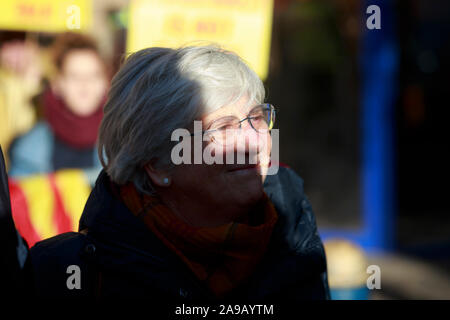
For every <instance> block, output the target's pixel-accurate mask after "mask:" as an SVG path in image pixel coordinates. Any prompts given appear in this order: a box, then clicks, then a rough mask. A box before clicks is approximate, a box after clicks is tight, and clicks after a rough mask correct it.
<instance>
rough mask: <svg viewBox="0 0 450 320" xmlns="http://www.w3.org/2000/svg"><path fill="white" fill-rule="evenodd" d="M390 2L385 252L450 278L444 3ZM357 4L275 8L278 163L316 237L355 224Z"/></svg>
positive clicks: (448, 41)
mask: <svg viewBox="0 0 450 320" xmlns="http://www.w3.org/2000/svg"><path fill="white" fill-rule="evenodd" d="M373 3H374V4H376V3H377V1H373ZM392 3H394V5H393V8H394V12H393V15H394V21H395V34H394V36H395V38H396V39H397V48H398V59H399V60H398V61H399V64H398V73H397V77H396V79H395V83H396V84H397V88H396V97H395V101H394V106H393V107H394V108H395V110H394V117H395V119H394V121H393V124H394V128H393V134H392V136H391V139H392V143H393V145H394V151H393V154H392V155H391V156H392V157H391V159H392V161H394V165H393V167H394V176H393V177H392V183H393V187H394V188H393V193H394V194H393V197H394V199H395V201H394V203H393V208H394V210H393V213H394V214H393V216H392V219H393V220H394V221H395V222H394V226H395V227H394V231H393V232H394V243H393V246H394V248H395V251H396V252H399V253H402V254H405V255H408V256H410V257H414V258H418V259H423V260H425V261H428V262H430V263H433V264H434V265H436V266H437V267H438V268H440V269H441V270H443V271H444V272H448V273H449V274H450V210H449V205H448V196H447V194H448V191H449V188H448V186H447V184H448V181H449V178H450V176H449V171H450V170H449V168H448V164H449V163H450V161H449V160H450V158H449V152H448V151H449V142H448V136H449V135H448V133H446V132H447V130H448V117H447V114H448V93H449V91H450V90H449V89H450V80H449V74H450V63H449V58H450V51H449V50H450V2H448V1H445V0H437V1H427V0H409V1H406V0H402V1H392ZM365 4H366V2H364V1H352V0H345V1H344V0H342V1H340V0H334V1H331V0H329V1H320V0H319V1H283V2H279V3H278V6H276V8H275V13H274V28H273V39H272V60H271V69H270V70H271V71H270V75H269V79H268V80H267V87H268V95H269V100H270V101H271V102H273V103H274V104H275V105H276V106H277V107H278V108H279V112H278V114H277V117H278V118H277V122H278V126H279V127H280V128H282V129H281V130H280V137H281V138H280V139H281V146H280V153H281V159H282V161H284V162H286V163H287V164H288V165H290V166H291V167H293V168H294V169H295V170H296V171H297V172H299V173H300V175H301V176H302V177H303V178H304V180H305V189H306V193H307V194H308V195H309V197H310V200H311V202H312V204H313V208H314V209H315V213H316V216H317V220H318V225H319V229H321V228H322V229H328V228H330V229H344V230H357V229H358V228H361V227H362V224H363V222H362V221H361V219H362V216H361V208H362V203H361V196H362V194H361V170H362V168H361V158H362V143H364V142H363V141H362V140H361V121H360V119H361V118H360V117H361V96H360V92H361V80H362V79H361V69H360V59H361V58H360V54H361V41H362V37H363V36H364V35H363V33H364V28H365V19H366V17H367V16H366V15H364V13H365V10H364V7H363V5H365ZM367 4H372V2H367ZM381 14H382V18H381V21H382V28H383V11H382V12H381ZM380 85H382V84H380ZM448 285H449V287H450V284H449V283H448Z"/></svg>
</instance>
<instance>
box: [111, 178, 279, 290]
mask: <svg viewBox="0 0 450 320" xmlns="http://www.w3.org/2000/svg"><path fill="white" fill-rule="evenodd" d="M118 191H119V194H120V197H121V199H122V201H123V202H124V203H125V205H126V206H127V207H128V209H130V211H131V212H132V213H133V214H134V215H135V216H137V217H139V218H141V219H142V220H143V222H144V223H145V224H146V226H147V227H148V228H149V229H150V230H151V231H152V232H153V233H154V234H155V235H156V236H157V237H158V238H159V239H160V240H161V241H162V242H163V243H164V244H165V245H166V246H167V247H168V248H170V249H171V250H172V251H173V252H175V253H176V254H177V255H178V256H179V257H180V258H181V259H182V261H184V263H185V264H186V265H187V266H188V267H189V268H190V269H191V270H192V272H194V274H195V275H196V276H197V278H198V279H199V280H200V281H202V282H204V283H205V284H206V285H207V286H208V287H209V288H210V289H211V290H212V291H213V292H214V293H215V294H216V295H217V296H218V297H221V296H223V295H224V294H226V293H228V292H230V291H231V290H232V289H233V288H235V287H237V286H238V285H239V284H240V283H242V281H243V280H245V279H246V278H247V277H248V276H250V274H251V273H252V271H253V270H254V268H255V267H256V265H257V264H258V262H259V261H260V259H261V258H262V257H263V255H264V253H265V251H266V248H267V245H268V243H269V240H270V236H271V234H272V230H273V227H274V226H275V223H276V221H277V219H278V215H277V212H276V211H275V208H274V207H273V205H272V203H271V202H270V200H269V198H268V197H267V195H266V194H265V193H264V197H263V199H262V200H261V201H260V202H259V203H258V205H257V206H255V210H252V212H251V213H249V218H248V219H247V221H245V222H243V223H238V222H230V223H227V224H224V225H221V226H218V227H202V228H197V227H192V226H190V225H188V224H187V223H185V222H184V221H182V220H181V219H179V218H178V217H177V216H176V215H175V214H174V213H173V212H172V211H171V210H170V209H169V208H168V207H167V206H165V205H164V204H163V203H162V202H161V201H160V200H159V198H157V197H152V196H148V195H142V194H140V193H139V192H138V191H137V190H136V188H135V187H134V185H133V184H132V183H129V184H127V185H124V186H120V187H119V190H118ZM251 219H258V220H260V221H259V222H256V223H255V222H254V223H251V224H250V223H249V221H250V220H251Z"/></svg>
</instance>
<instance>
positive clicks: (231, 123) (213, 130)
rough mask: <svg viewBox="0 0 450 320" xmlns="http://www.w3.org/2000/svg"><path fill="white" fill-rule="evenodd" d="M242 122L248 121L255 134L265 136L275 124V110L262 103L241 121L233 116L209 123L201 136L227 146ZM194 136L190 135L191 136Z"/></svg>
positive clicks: (232, 140)
mask: <svg viewBox="0 0 450 320" xmlns="http://www.w3.org/2000/svg"><path fill="white" fill-rule="evenodd" d="M244 121H248V122H249V123H250V126H251V127H252V128H253V129H254V130H255V131H256V132H258V133H260V134H266V133H268V132H270V130H271V129H272V128H273V125H274V123H275V108H274V106H273V105H271V104H269V103H264V104H260V105H257V106H255V107H253V109H252V110H251V111H250V112H249V113H248V115H247V117H246V118H244V119H242V120H239V119H238V118H236V117H234V116H229V117H223V118H220V119H217V120H215V121H214V122H213V123H211V125H210V126H209V128H208V130H205V131H202V134H203V135H206V136H207V137H209V138H210V139H211V141H213V142H216V143H218V144H220V145H229V144H232V143H234V141H235V137H236V135H237V134H238V133H239V132H240V131H241V130H240V129H241V128H242V122H244ZM194 134H195V133H192V134H191V136H193V135H194Z"/></svg>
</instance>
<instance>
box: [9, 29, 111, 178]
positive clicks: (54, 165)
mask: <svg viewBox="0 0 450 320" xmlns="http://www.w3.org/2000/svg"><path fill="white" fill-rule="evenodd" d="M52 49H53V59H54V63H55V66H56V75H54V77H53V78H52V79H50V85H49V86H48V87H47V88H46V89H45V91H44V93H43V94H42V101H41V103H42V106H43V116H44V119H43V121H39V122H38V123H37V124H36V125H35V126H34V127H33V128H32V129H31V130H30V131H29V132H28V133H27V134H25V135H24V136H22V137H20V138H18V139H17V141H15V142H14V144H13V146H12V147H11V150H10V157H11V167H10V170H9V175H10V176H11V177H23V176H27V175H31V174H37V173H49V172H54V171H57V170H60V169H65V168H81V169H84V170H85V171H86V174H87V177H88V179H89V181H90V182H93V181H94V180H95V178H96V177H97V174H98V173H99V171H100V169H101V165H100V162H99V160H98V156H97V153H96V139H97V131H98V128H99V125H100V122H101V119H102V116H103V110H102V107H103V104H104V103H105V96H106V91H107V88H108V77H107V69H106V65H105V63H104V62H103V59H102V57H101V55H100V52H99V50H98V47H97V44H96V42H95V41H94V40H93V39H91V38H90V37H88V36H86V35H82V34H75V33H65V34H62V35H60V36H58V37H57V38H56V40H55V43H54V45H53V48H52Z"/></svg>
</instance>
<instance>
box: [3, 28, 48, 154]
mask: <svg viewBox="0 0 450 320" xmlns="http://www.w3.org/2000/svg"><path fill="white" fill-rule="evenodd" d="M41 74H42V66H41V57H40V54H39V49H38V47H37V45H36V44H34V43H33V42H31V41H26V40H25V34H24V33H23V32H6V31H5V32H2V33H1V34H0V145H1V146H2V148H3V150H4V151H5V155H6V154H7V150H8V149H9V147H10V144H11V142H12V141H13V140H14V138H15V137H17V136H19V135H22V134H24V133H26V132H27V131H28V130H30V129H31V128H32V126H33V125H34V123H35V119H36V114H35V110H34V106H33V104H32V98H33V97H34V96H35V95H36V94H38V93H39V91H40V90H41Z"/></svg>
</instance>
